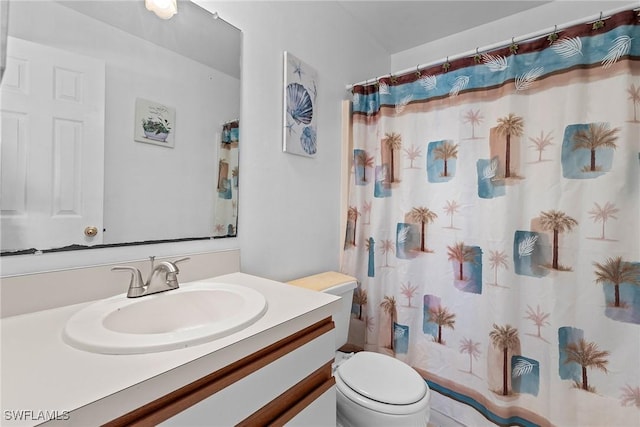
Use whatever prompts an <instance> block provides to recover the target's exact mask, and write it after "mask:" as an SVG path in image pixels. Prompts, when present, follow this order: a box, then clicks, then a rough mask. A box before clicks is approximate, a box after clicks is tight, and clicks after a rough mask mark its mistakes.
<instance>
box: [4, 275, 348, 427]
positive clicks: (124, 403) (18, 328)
mask: <svg viewBox="0 0 640 427" xmlns="http://www.w3.org/2000/svg"><path fill="white" fill-rule="evenodd" d="M203 281H209V282H222V283H231V284H239V285H244V286H247V287H250V288H252V289H255V290H257V291H259V292H261V293H262V294H263V295H264V296H265V298H266V300H267V304H268V310H267V312H266V313H265V314H264V316H263V317H262V318H261V319H259V320H258V321H257V322H256V323H254V324H252V325H250V326H249V327H247V328H246V329H244V330H242V331H239V332H236V333H234V334H232V335H229V336H226V337H223V338H220V339H218V340H215V341H212V342H208V343H204V344H200V345H196V346H193V347H188V348H184V349H178V350H171V351H164V352H158V353H148V354H134V355H105V354H96V353H90V352H86V351H82V350H78V349H75V348H73V347H71V346H69V345H67V344H65V343H64V342H63V341H62V338H61V337H62V330H63V328H64V325H65V323H66V321H67V320H68V319H69V318H70V317H71V316H72V315H73V314H75V313H76V312H77V311H78V310H80V309H82V308H84V307H85V306H86V305H88V304H90V303H83V304H76V305H71V306H66V307H60V308H55V309H51V310H45V311H39V312H35V313H29V314H24V315H20V316H14V317H8V318H4V319H2V320H0V324H1V333H2V335H1V339H2V349H1V355H2V358H1V359H0V363H1V367H2V374H1V377H2V379H1V382H2V389H1V394H0V397H1V400H0V405H1V407H2V413H1V414H0V417H2V418H1V420H0V424H1V425H3V426H5V425H37V424H40V423H42V422H44V421H47V419H46V418H43V414H42V412H41V411H50V412H49V413H50V414H51V413H55V412H57V413H58V414H62V415H64V411H67V412H69V413H70V414H69V420H68V421H67V424H68V425H84V424H83V423H86V422H89V421H90V422H91V424H99V423H103V422H106V421H109V420H111V419H113V418H116V417H117V416H119V415H122V414H124V413H126V412H128V411H130V410H132V409H135V408H137V407H140V406H142V405H143V404H145V403H147V402H149V401H151V400H153V399H155V398H158V397H160V396H163V395H165V394H167V393H169V392H171V391H173V390H175V389H177V388H179V387H181V386H183V385H186V384H189V383H191V382H192V381H194V380H196V379H198V378H201V377H203V376H205V375H207V374H209V373H211V372H213V371H216V370H218V369H220V368H222V367H224V366H227V365H229V364H230V363H233V362H235V361H236V360H239V359H241V358H242V357H244V356H247V355H249V354H251V353H253V352H255V351H257V350H260V349H261V348H264V347H266V346H267V345H270V344H272V343H273V342H275V341H277V340H279V339H281V338H284V337H286V336H288V335H290V334H292V333H295V332H296V331H298V330H300V329H302V328H304V327H306V326H309V325H311V324H313V323H315V322H317V321H319V320H322V319H324V318H326V317H329V316H331V315H332V314H333V313H334V312H337V311H338V309H339V303H338V298H337V297H335V296H331V295H328V294H323V293H319V292H314V291H309V290H306V289H302V288H298V287H295V286H290V285H286V284H283V283H280V282H275V281H272V280H268V279H264V278H260V277H256V276H251V275H247V274H244V273H233V274H228V275H224V276H219V277H215V278H211V279H207V280H203ZM188 285H189V284H188V283H185V284H182V285H181V286H188ZM7 411H32V412H31V413H29V412H26V413H25V412H23V413H22V415H23V418H27V419H26V420H23V421H22V422H19V421H16V420H14V419H12V418H15V417H16V415H18V413H16V412H7ZM72 411H73V412H72ZM44 417H46V415H44ZM63 417H64V418H66V416H63ZM38 418H39V419H38Z"/></svg>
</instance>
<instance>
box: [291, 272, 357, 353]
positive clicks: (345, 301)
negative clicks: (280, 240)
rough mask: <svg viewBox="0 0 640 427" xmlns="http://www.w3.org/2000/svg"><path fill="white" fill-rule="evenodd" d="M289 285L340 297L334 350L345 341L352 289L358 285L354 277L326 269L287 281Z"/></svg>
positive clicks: (336, 317)
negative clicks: (323, 271)
mask: <svg viewBox="0 0 640 427" xmlns="http://www.w3.org/2000/svg"><path fill="white" fill-rule="evenodd" d="M288 283H289V284H290V285H294V286H299V287H301V288H306V289H311V290H314V291H318V292H323V293H327V294H331V295H335V296H338V297H340V311H339V312H338V313H336V314H335V316H334V318H333V322H334V323H335V337H336V350H338V349H339V348H340V347H342V346H343V345H345V344H346V343H347V338H348V336H349V320H350V319H351V305H352V303H353V291H354V289H355V288H356V286H357V285H358V281H357V279H356V278H355V277H351V276H347V275H346V274H342V273H337V272H335V271H328V272H325V273H320V274H315V275H313V276H307V277H303V278H300V279H296V280H292V281H291V282H288Z"/></svg>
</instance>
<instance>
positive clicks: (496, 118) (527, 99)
mask: <svg viewBox="0 0 640 427" xmlns="http://www.w3.org/2000/svg"><path fill="white" fill-rule="evenodd" d="M602 23H604V25H600V24H598V25H595V24H596V23H590V24H587V23H585V24H576V25H573V26H571V27H568V28H565V29H563V30H562V31H558V32H554V33H553V34H551V35H549V37H541V38H539V39H535V40H528V41H521V42H518V43H517V44H515V43H514V44H513V45H512V46H505V47H503V48H499V49H495V50H492V51H488V52H480V53H477V54H476V55H472V56H470V57H468V58H459V59H456V60H452V61H447V63H446V64H436V65H434V66H429V67H427V68H423V69H419V70H415V71H413V72H410V73H407V74H403V75H394V76H393V77H392V78H391V77H384V78H381V79H379V80H378V82H377V83H374V84H367V85H359V86H355V87H354V88H353V93H354V104H353V115H352V118H353V141H354V151H353V157H352V161H353V162H354V167H353V168H352V176H351V179H350V181H351V186H350V194H349V207H350V209H349V214H348V217H347V218H345V219H344V220H345V221H347V225H348V226H347V236H346V239H345V246H344V257H343V260H344V261H343V268H342V271H343V272H345V273H347V274H350V275H353V276H356V277H357V278H358V280H359V282H360V290H359V291H358V294H357V298H356V300H354V314H353V316H354V317H357V318H358V319H361V321H364V322H365V324H366V328H363V329H364V330H365V333H366V336H365V349H366V350H370V351H377V352H381V353H386V354H389V355H391V356H394V357H396V358H398V359H400V360H403V361H405V362H407V363H408V364H409V365H411V366H413V367H414V368H415V369H417V370H418V372H419V373H420V374H421V375H422V376H423V377H424V378H425V380H426V381H427V382H428V383H429V384H430V385H431V386H432V387H433V388H437V389H438V390H443V391H444V392H447V393H455V394H456V395H457V396H459V397H460V399H459V400H460V401H463V402H464V403H466V404H468V405H470V406H471V407H473V408H476V409H477V410H478V411H480V412H481V413H482V416H484V417H486V418H488V419H489V420H490V421H492V422H494V423H496V424H500V425H508V424H517V425H528V424H529V423H531V424H536V425H549V424H552V425H634V423H637V419H638V413H639V412H638V411H640V365H639V364H638V363H637V361H638V360H640V239H639V238H638V236H639V235H640V224H639V223H640V221H639V220H638V218H640V121H639V120H640V118H639V117H638V115H639V114H640V113H638V111H637V110H638V104H639V103H640V89H639V88H640V68H639V67H638V66H637V64H638V63H640V20H638V17H637V13H636V12H634V11H633V10H631V9H629V10H626V11H622V12H618V13H616V14H614V15H613V16H611V17H609V18H608V19H606V20H603V21H602ZM365 171H366V175H365ZM365 176H366V179H365ZM365 207H366V211H365ZM463 207H464V209H462V208H463ZM360 212H363V213H364V212H366V213H365V215H364V216H363V217H364V218H365V219H364V220H362V221H360V216H361V214H360ZM436 212H437V213H436ZM438 213H439V215H438ZM454 224H455V225H454ZM373 242H375V246H374V245H373ZM483 264H484V268H483ZM483 284H484V285H485V286H483ZM467 424H471V425H473V424H474V422H473V420H470V421H469V422H468V423H467Z"/></svg>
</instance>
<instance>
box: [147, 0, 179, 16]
mask: <svg viewBox="0 0 640 427" xmlns="http://www.w3.org/2000/svg"><path fill="white" fill-rule="evenodd" d="M144 5H145V7H146V8H147V10H148V11H150V12H153V13H155V14H156V15H158V18H162V19H170V18H171V17H172V16H173V15H175V14H176V13H178V5H177V3H176V0H144Z"/></svg>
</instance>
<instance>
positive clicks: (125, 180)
mask: <svg viewBox="0 0 640 427" xmlns="http://www.w3.org/2000/svg"><path fill="white" fill-rule="evenodd" d="M2 3H7V2H5V1H3V2H2ZM241 38H242V34H241V32H240V31H239V30H238V29H237V28H235V27H233V26H232V25H230V24H229V23H227V22H225V21H224V20H222V19H218V18H217V16H214V15H212V14H211V13H210V12H208V11H206V10H204V9H202V8H200V7H199V6H198V5H196V4H194V3H192V2H190V1H186V0H185V1H178V13H177V14H176V15H175V16H173V18H171V19H168V20H163V19H160V18H158V17H157V16H155V15H154V14H153V13H151V12H149V11H147V10H146V8H145V6H144V1H142V0H129V1H111V0H107V1H94V0H86V1H85V0H73V1H54V0H48V1H26V2H25V1H15V0H9V2H8V31H6V32H5V34H4V37H3V39H4V40H3V42H4V41H6V69H5V72H4V74H3V76H2V84H1V85H0V114H1V116H2V117H1V118H2V124H1V126H2V127H1V138H2V139H1V140H0V144H1V150H2V151H1V155H0V160H1V165H0V167H1V177H0V178H1V181H0V208H1V212H0V221H1V224H0V225H1V230H0V232H1V234H0V237H1V243H2V245H1V252H2V255H10V254H20V253H29V252H37V251H43V252H47V251H56V250H61V249H80V248H91V247H101V246H103V245H108V246H110V245H130V244H145V243H154V242H166V241H173V240H191V239H209V238H215V237H228V236H235V235H236V233H237V197H238V178H239V177H238V144H239V138H238V135H239V122H238V118H239V114H240V87H241V84H240V54H241V52H240V50H241Z"/></svg>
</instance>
